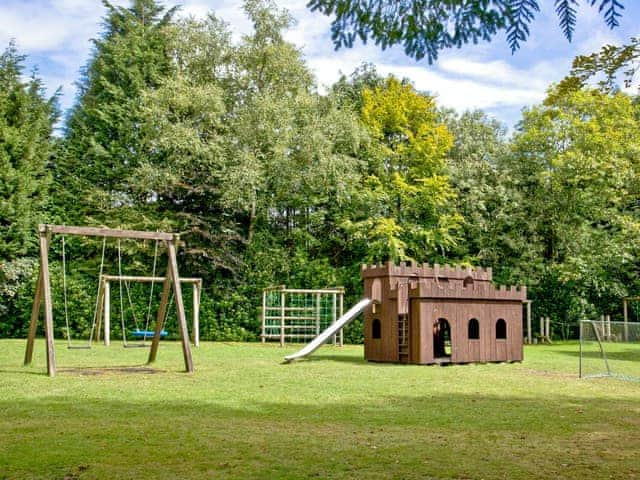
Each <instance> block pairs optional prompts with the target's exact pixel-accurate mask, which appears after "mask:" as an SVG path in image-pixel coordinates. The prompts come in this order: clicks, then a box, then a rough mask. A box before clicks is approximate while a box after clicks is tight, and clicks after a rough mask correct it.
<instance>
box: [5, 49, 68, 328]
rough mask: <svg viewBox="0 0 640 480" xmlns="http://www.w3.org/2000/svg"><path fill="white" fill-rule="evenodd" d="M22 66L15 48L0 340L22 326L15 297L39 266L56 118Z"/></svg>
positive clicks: (53, 106) (9, 57)
mask: <svg viewBox="0 0 640 480" xmlns="http://www.w3.org/2000/svg"><path fill="white" fill-rule="evenodd" d="M23 62H24V56H22V55H20V54H19V53H18V51H17V50H16V48H15V46H14V45H13V44H10V45H9V47H8V48H7V49H6V50H5V51H4V53H2V54H1V55H0V318H3V321H2V322H0V337H2V336H6V335H9V334H14V333H15V332H16V331H20V327H21V325H22V322H21V319H20V318H19V317H18V316H17V315H16V314H15V313H16V312H15V311H14V309H15V308H16V307H15V301H16V298H15V297H16V295H17V294H18V291H19V290H20V288H21V286H23V285H25V284H26V283H25V282H28V280H29V279H30V277H31V272H32V270H33V267H34V266H35V264H36V263H37V260H36V258H35V256H36V252H37V246H36V238H37V237H36V226H37V224H38V223H39V222H41V221H43V220H45V215H44V212H45V211H46V209H47V206H48V205H47V195H48V193H49V192H48V190H49V185H50V176H49V174H48V171H47V167H48V164H49V162H50V160H51V158H52V156H53V153H54V143H55V142H54V141H53V138H52V131H53V125H54V124H55V122H56V120H57V118H58V109H57V94H56V95H54V96H53V97H51V98H47V97H46V95H45V93H44V91H43V88H42V82H41V81H40V79H39V78H38V77H37V76H36V75H35V74H34V75H32V76H31V78H29V79H28V80H26V81H25V80H23V73H24V64H23ZM5 319H6V321H4V320H5Z"/></svg>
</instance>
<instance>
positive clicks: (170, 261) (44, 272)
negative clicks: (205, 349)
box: [24, 225, 193, 377]
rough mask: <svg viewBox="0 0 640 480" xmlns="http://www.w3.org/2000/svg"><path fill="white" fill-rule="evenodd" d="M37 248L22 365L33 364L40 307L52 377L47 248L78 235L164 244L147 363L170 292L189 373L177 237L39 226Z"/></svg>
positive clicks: (151, 359) (155, 345)
mask: <svg viewBox="0 0 640 480" xmlns="http://www.w3.org/2000/svg"><path fill="white" fill-rule="evenodd" d="M38 234H39V246H40V269H39V273H38V281H37V282H38V283H37V284H36V294H35V297H34V302H33V307H32V310H31V321H30V324H29V333H28V338H27V346H26V349H25V357H24V364H25V365H30V364H31V362H32V361H33V347H34V343H35V337H36V330H37V326H38V320H39V317H40V310H41V307H43V308H42V309H43V310H44V333H45V343H46V353H47V373H48V375H49V376H51V377H53V376H55V374H56V360H55V347H54V341H53V301H52V296H51V279H50V274H49V273H50V272H49V247H50V245H51V236H52V235H54V234H60V235H80V236H96V237H103V238H119V239H122V238H125V239H134V240H158V241H163V242H165V245H166V247H167V274H166V275H165V277H164V281H163V282H162V284H163V285H162V297H161V300H160V307H159V309H158V313H157V317H156V318H157V320H156V326H155V331H154V332H153V341H152V343H151V349H150V351H149V359H148V362H149V363H152V362H154V361H155V360H156V357H157V353H158V346H159V343H160V338H161V334H162V330H163V326H164V320H165V318H164V317H165V312H166V310H167V303H168V300H169V292H170V290H173V292H174V295H175V301H176V316H177V318H178V326H179V330H180V338H181V343H182V353H183V358H184V364H185V370H186V371H187V372H193V360H192V356H191V348H190V345H189V333H188V329H187V322H186V318H185V309H184V303H183V301H182V288H181V286H180V281H179V279H180V274H179V272H178V261H177V254H176V246H177V244H178V243H179V238H180V237H179V235H177V234H173V233H165V232H145V231H137V230H119V229H110V228H95V227H77V226H66V225H40V226H39V227H38Z"/></svg>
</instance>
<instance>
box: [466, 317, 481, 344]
mask: <svg viewBox="0 0 640 480" xmlns="http://www.w3.org/2000/svg"><path fill="white" fill-rule="evenodd" d="M467 330H468V337H469V340H479V339H480V323H479V322H478V319H477V318H472V319H471V320H469V325H468V327H467Z"/></svg>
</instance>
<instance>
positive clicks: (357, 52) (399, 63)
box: [0, 0, 640, 127]
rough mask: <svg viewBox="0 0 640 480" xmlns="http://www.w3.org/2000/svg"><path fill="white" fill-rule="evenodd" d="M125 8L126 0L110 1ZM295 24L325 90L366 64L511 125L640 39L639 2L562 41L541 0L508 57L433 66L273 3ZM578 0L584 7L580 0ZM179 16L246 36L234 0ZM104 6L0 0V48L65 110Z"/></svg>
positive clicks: (194, 6) (499, 49) (493, 49)
mask: <svg viewBox="0 0 640 480" xmlns="http://www.w3.org/2000/svg"><path fill="white" fill-rule="evenodd" d="M112 3H113V4H116V5H128V4H129V2H128V0H112ZM276 3H277V4H278V5H279V6H280V7H284V8H287V9H288V10H289V11H290V13H291V14H292V15H293V17H294V18H295V19H296V20H297V24H296V26H295V27H294V28H293V29H292V30H291V31H290V32H288V33H287V36H286V38H287V40H289V41H291V42H293V43H295V44H296V45H297V46H298V47H300V48H301V50H302V52H303V54H304V57H305V59H306V61H307V64H308V65H309V67H310V68H311V70H312V71H313V72H314V74H315V75H316V79H317V81H318V85H319V86H320V89H321V90H322V87H323V86H327V85H330V84H331V83H333V82H334V81H335V80H336V79H337V78H338V76H339V74H340V72H344V73H347V74H348V73H351V72H352V71H353V70H354V69H355V68H356V67H357V66H358V65H360V64H361V63H362V62H371V63H374V64H375V65H376V66H377V68H378V70H379V71H380V72H381V73H383V74H391V73H392V74H395V75H396V76H399V77H408V78H410V79H411V80H412V81H413V82H414V85H415V86H416V88H418V89H419V90H423V91H428V92H430V93H432V94H434V95H436V96H437V98H438V103H439V104H440V105H442V106H447V107H451V108H454V109H456V110H458V111H464V110H467V109H475V108H480V109H483V110H485V111H486V112H488V113H489V114H490V115H492V116H493V117H495V118H497V119H498V120H500V121H502V122H504V123H506V124H507V125H508V126H509V127H511V126H513V125H514V124H515V123H516V122H517V121H518V119H519V118H520V111H521V109H522V108H523V107H525V106H528V105H533V104H535V103H538V102H540V101H541V100H542V99H543V98H544V92H545V90H546V88H547V87H548V85H549V84H550V83H551V82H556V81H558V80H560V79H561V78H562V77H563V76H564V75H565V74H566V73H567V72H568V70H569V68H570V65H571V61H572V59H573V58H574V57H575V56H576V55H580V54H589V53H592V52H594V51H597V50H598V49H599V48H600V47H601V46H602V45H604V44H607V43H612V44H621V43H624V42H626V41H628V39H629V38H630V37H632V36H637V35H640V1H637V0H627V1H625V6H626V9H625V11H624V16H623V18H622V20H621V23H622V25H621V26H620V27H619V28H617V29H615V30H609V29H608V28H607V27H606V25H605V24H604V21H603V19H602V17H601V16H600V15H599V14H598V12H597V9H596V8H593V7H589V6H587V5H585V6H582V7H581V9H580V12H579V17H578V26H577V29H576V32H575V37H574V40H573V42H572V43H569V42H568V41H567V40H566V39H565V38H564V37H563V35H562V32H561V31H560V28H559V27H558V26H557V17H556V15H555V12H554V8H553V3H554V2H553V1H552V0H541V1H540V3H541V6H542V11H541V12H540V13H539V14H538V16H537V19H536V21H535V23H534V25H533V26H532V29H531V33H532V35H531V37H530V38H529V40H528V41H527V42H526V43H525V44H524V45H523V46H522V48H521V49H520V50H519V51H517V52H516V53H515V54H513V55H512V54H511V51H510V49H509V46H508V45H507V43H506V41H505V39H504V37H503V36H498V37H496V38H495V39H494V40H493V41H492V42H490V43H481V44H478V45H466V46H463V47H462V48H461V49H451V50H446V51H443V52H442V53H441V54H440V58H439V60H438V62H437V63H436V64H434V65H429V64H428V63H427V62H426V60H423V61H415V60H412V59H410V58H408V57H406V56H405V55H404V53H403V52H402V50H401V49H400V48H392V49H388V50H386V51H382V50H380V49H379V48H378V47H376V46H375V45H373V44H367V45H362V44H358V45H357V46H356V47H354V48H352V49H341V50H339V51H337V52H336V51H334V49H333V45H332V43H331V39H330V32H329V27H330V19H329V18H327V17H325V16H323V15H320V14H318V13H311V12H309V11H308V10H307V9H306V7H305V4H306V0H276ZM581 3H585V4H586V3H587V1H586V0H583V1H582V2H581ZM164 4H165V5H167V6H172V5H176V4H179V5H181V6H182V8H181V15H194V16H196V17H202V16H204V15H205V14H206V13H207V12H208V11H214V12H215V13H216V15H217V16H218V17H220V18H222V19H224V20H225V21H226V22H228V23H229V24H230V26H231V28H232V30H233V31H234V35H235V36H236V38H239V37H240V35H241V34H243V33H247V32H248V31H250V24H249V22H248V21H247V19H246V18H245V17H244V15H243V13H242V1H241V0H183V1H175V2H164ZM104 13H105V11H104V7H103V6H102V4H101V2H99V1H98V0H0V45H1V46H2V48H4V47H6V46H7V45H8V43H9V41H10V39H15V41H16V44H17V46H18V49H19V51H20V52H21V53H24V54H26V55H28V65H29V66H30V67H31V66H37V68H38V70H39V75H40V77H41V78H42V79H43V80H44V82H45V85H46V87H47V89H48V91H49V93H53V92H54V91H55V89H56V88H58V87H61V88H62V98H61V106H62V108H63V109H67V108H69V107H70V106H71V105H72V104H73V100H74V97H75V91H76V90H75V86H74V82H76V81H77V80H78V78H79V72H80V68H81V67H82V66H83V65H85V64H86V63H87V60H88V58H89V54H90V48H91V43H90V39H91V38H96V37H97V36H99V34H100V31H101V21H102V17H103V15H104Z"/></svg>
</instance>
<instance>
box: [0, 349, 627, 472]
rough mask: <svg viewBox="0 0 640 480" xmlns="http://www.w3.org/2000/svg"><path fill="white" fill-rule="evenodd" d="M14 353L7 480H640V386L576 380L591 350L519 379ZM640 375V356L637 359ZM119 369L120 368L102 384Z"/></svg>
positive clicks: (483, 373) (268, 355) (5, 446)
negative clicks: (48, 362) (52, 373)
mask: <svg viewBox="0 0 640 480" xmlns="http://www.w3.org/2000/svg"><path fill="white" fill-rule="evenodd" d="M24 346H25V341H17V340H2V341H0V394H1V395H0V479H28V478H47V479H49V478H56V479H76V478H80V479H85V478H86V479H90V478H105V479H112V478H136V479H138V478H143V479H144V478H149V479H164V478H172V479H173V478H175V479H188V478H238V479H250V478H260V479H270V478H290V479H301V478H323V479H324V478H336V479H344V478H354V479H367V478H371V479H374V478H375V479H385V478H389V479H412V478H420V479H429V478H473V479H480V478H485V479H491V478H504V479H518V478H580V479H583V478H593V479H596V478H597V479H601V478H624V479H629V478H640V383H634V382H624V381H620V380H613V379H594V380H580V379H578V378H577V365H578V356H577V352H578V346H577V344H576V343H573V344H558V345H553V346H531V347H527V348H526V349H525V361H524V362H522V363H518V364H486V365H457V366H448V367H437V366H430V367H428V366H404V365H389V364H370V363H367V362H365V361H364V360H363V355H362V347H359V346H348V347H344V348H337V347H332V346H325V347H323V348H322V349H320V350H319V351H318V352H316V354H315V355H313V356H312V357H311V358H310V359H309V360H302V361H299V362H297V363H293V364H289V365H287V364H282V363H281V361H282V358H283V356H284V355H285V354H288V353H292V352H293V351H295V347H287V348H284V349H283V348H279V347H278V346H275V345H269V344H268V345H261V344H233V343H231V344H229V343H204V344H203V345H202V346H201V347H200V348H198V349H194V364H195V368H196V372H195V373H194V374H185V373H181V372H180V370H181V369H182V368H183V366H182V353H181V350H180V347H179V344H177V343H163V344H162V345H161V348H160V350H159V355H158V358H159V361H158V362H157V364H156V365H154V368H157V369H159V370H160V371H159V372H156V373H150V372H149V371H148V370H147V371H146V373H145V370H141V371H135V372H128V373H127V372H123V371H121V370H120V369H119V367H123V366H139V367H144V366H145V365H144V363H145V360H146V355H147V350H146V349H123V348H122V347H121V346H117V345H112V346H111V347H109V348H105V347H102V346H99V347H96V348H94V349H92V350H89V351H86V350H85V351H83V350H67V349H66V348H64V345H63V343H62V342H61V341H58V342H57V352H56V353H57V362H58V368H59V373H58V375H57V376H56V377H55V378H49V377H47V376H46V375H45V358H44V342H43V341H42V340H39V341H38V342H37V344H36V351H35V361H34V365H33V366H30V367H23V366H22V359H23V355H24ZM635 364H636V365H638V366H639V367H638V368H639V369H640V354H639V355H638V358H636V359H635ZM101 367H106V368H101Z"/></svg>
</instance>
